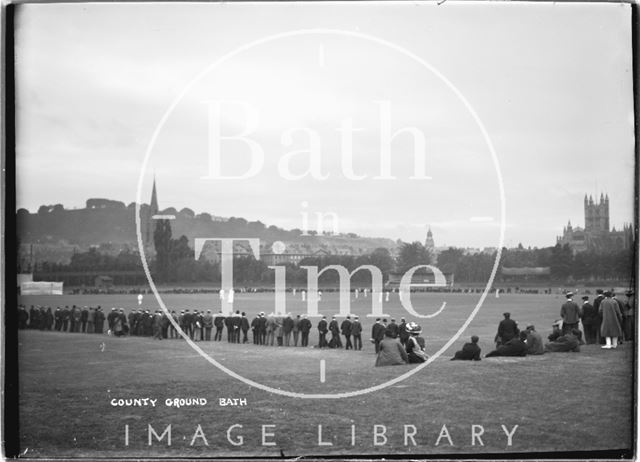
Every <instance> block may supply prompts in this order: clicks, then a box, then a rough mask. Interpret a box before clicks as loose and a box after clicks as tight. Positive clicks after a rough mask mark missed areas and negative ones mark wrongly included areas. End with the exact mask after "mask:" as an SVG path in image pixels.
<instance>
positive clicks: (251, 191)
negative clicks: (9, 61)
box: [15, 1, 634, 247]
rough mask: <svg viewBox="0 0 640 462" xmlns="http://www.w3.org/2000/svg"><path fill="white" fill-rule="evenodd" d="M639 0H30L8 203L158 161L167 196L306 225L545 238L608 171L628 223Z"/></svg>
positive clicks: (118, 187)
mask: <svg viewBox="0 0 640 462" xmlns="http://www.w3.org/2000/svg"><path fill="white" fill-rule="evenodd" d="M630 13H631V10H630V6H629V5H622V4H612V3H604V4H581V3H566V4H561V3H520V2H518V3H498V2H491V3H489V2H487V3H475V2H453V1H448V2H445V3H443V4H441V5H436V3H416V2H406V3H405V2H393V3H375V2H359V3H351V4H346V3H325V2H322V3H303V2H296V3H281V4H279V3H256V4H252V3H239V4H233V3H212V4H181V5H175V4H107V3H105V4H60V5H54V4H37V5H22V6H20V7H19V9H18V14H17V17H16V38H15V43H16V52H15V58H16V92H17V93H16V139H17V152H16V165H17V178H16V185H17V206H18V208H27V209H29V210H30V211H32V212H34V211H36V210H37V208H38V207H39V206H40V205H42V204H55V203H61V204H63V205H64V206H65V207H66V208H74V207H76V208H81V207H83V206H84V204H85V201H86V199H88V198H92V197H103V198H109V199H115V200H120V201H123V202H125V203H126V204H129V203H131V202H134V201H136V200H137V197H138V196H139V197H140V198H141V200H142V201H143V202H148V201H149V197H150V191H151V184H152V181H153V179H154V177H155V179H156V182H157V187H158V199H159V203H160V207H161V208H165V207H170V206H171V207H175V208H176V209H178V210H180V209H181V208H183V207H189V208H191V209H192V210H194V211H195V212H196V213H201V212H207V213H210V214H212V215H218V216H226V217H228V216H241V217H244V218H247V219H249V220H260V221H262V222H263V223H266V224H268V225H271V224H274V225H277V226H282V227H284V228H301V226H302V224H303V220H304V219H307V221H308V223H309V226H310V228H312V229H313V228H314V227H315V224H316V213H329V212H330V213H333V214H335V216H337V217H338V223H339V231H341V232H355V233H358V234H360V235H363V236H371V237H389V238H392V239H402V240H404V241H413V240H424V238H425V233H426V229H427V227H431V230H432V231H433V235H434V239H435V242H436V245H437V246H441V245H456V246H462V247H493V246H497V245H498V244H499V242H500V229H501V224H502V222H504V230H505V234H504V241H503V243H504V245H507V246H515V245H517V244H518V243H522V244H523V245H525V246H536V247H544V246H549V245H553V244H555V239H556V236H558V235H559V234H561V232H562V228H563V226H565V225H566V223H567V221H568V220H571V223H572V224H573V225H574V226H575V225H579V226H583V225H584V213H583V199H584V195H585V193H587V194H592V195H594V196H599V195H600V193H606V194H608V196H609V199H610V214H611V224H612V225H614V226H616V227H618V228H619V227H621V225H622V224H623V223H625V222H631V221H632V220H633V195H634V190H633V189H634V188H633V184H634V178H633V169H634V152H633V148H634V138H633V120H634V119H633V106H632V103H633V98H632V64H631V28H630V24H631V21H630V17H631V14H630ZM386 160H388V164H387V163H385V162H386ZM217 162H218V163H219V168H218V169H216V163H217ZM385 165H388V167H384V166H385ZM230 176H235V177H239V178H235V179H230V178H223V177H230ZM412 177H414V178H412ZM138 186H140V189H139V188H138ZM503 207H504V214H503V213H502V211H503ZM305 217H306V218H305Z"/></svg>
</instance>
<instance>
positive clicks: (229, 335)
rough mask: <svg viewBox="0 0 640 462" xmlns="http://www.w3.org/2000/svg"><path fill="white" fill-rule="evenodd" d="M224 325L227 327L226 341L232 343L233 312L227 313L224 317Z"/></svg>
mask: <svg viewBox="0 0 640 462" xmlns="http://www.w3.org/2000/svg"><path fill="white" fill-rule="evenodd" d="M224 326H225V327H226V328H227V342H229V343H233V342H234V337H233V313H229V315H228V316H227V317H226V318H224Z"/></svg>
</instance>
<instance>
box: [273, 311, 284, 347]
mask: <svg viewBox="0 0 640 462" xmlns="http://www.w3.org/2000/svg"><path fill="white" fill-rule="evenodd" d="M273 319H274V321H275V323H276V326H275V336H276V341H277V342H278V346H282V340H283V337H282V336H283V335H284V333H283V330H282V321H283V319H282V317H280V316H274V317H273Z"/></svg>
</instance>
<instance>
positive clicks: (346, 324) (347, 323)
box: [340, 316, 353, 350]
mask: <svg viewBox="0 0 640 462" xmlns="http://www.w3.org/2000/svg"><path fill="white" fill-rule="evenodd" d="M340 331H341V332H342V335H344V338H345V344H344V345H345V346H344V349H345V350H350V349H351V350H353V345H352V344H351V316H347V317H346V319H345V320H344V321H342V324H340Z"/></svg>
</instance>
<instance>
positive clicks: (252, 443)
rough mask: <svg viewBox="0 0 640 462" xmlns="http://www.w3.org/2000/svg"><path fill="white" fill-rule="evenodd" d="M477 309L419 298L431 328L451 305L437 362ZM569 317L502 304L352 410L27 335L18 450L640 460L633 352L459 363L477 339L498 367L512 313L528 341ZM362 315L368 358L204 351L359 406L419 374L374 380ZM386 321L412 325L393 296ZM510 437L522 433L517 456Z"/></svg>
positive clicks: (169, 357)
mask: <svg viewBox="0 0 640 462" xmlns="http://www.w3.org/2000/svg"><path fill="white" fill-rule="evenodd" d="M271 297H272V295H271V296H270V295H268V294H238V295H237V297H236V303H235V306H236V308H238V309H240V310H244V311H246V312H247V313H248V314H249V316H250V317H251V316H252V315H253V314H255V313H257V312H258V311H265V312H270V311H272V306H273V300H272V298H271ZM478 298H479V295H468V294H414V296H413V302H414V307H415V309H416V311H418V312H420V313H425V314H426V313H430V312H435V311H436V310H437V309H438V308H439V307H440V305H441V304H442V302H444V301H446V302H447V305H446V308H445V309H444V311H443V312H442V313H441V314H440V315H438V316H437V317H435V318H433V319H429V320H418V321H419V322H420V324H422V325H423V327H424V333H423V336H424V337H425V338H426V340H427V350H428V353H430V354H433V353H435V352H436V351H438V350H439V349H440V348H441V347H442V346H443V345H444V344H445V343H446V341H447V340H448V339H449V338H451V336H452V335H454V334H455V333H456V332H457V330H458V329H459V328H460V326H461V325H462V324H463V322H464V320H465V319H467V317H468V316H469V314H470V313H471V311H472V310H473V309H474V307H475V306H476V303H477V301H478ZM163 299H164V300H165V303H166V304H167V306H168V307H169V308H171V309H174V308H175V309H184V308H189V309H212V310H216V311H217V300H216V299H215V296H213V295H166V296H163ZM20 301H21V302H22V303H25V304H27V305H30V304H44V305H47V304H49V305H52V306H54V307H55V306H58V305H65V304H69V305H71V304H77V305H91V306H97V305H101V306H102V307H103V309H104V308H109V309H110V307H111V306H117V307H120V306H122V307H124V308H125V310H126V311H128V309H129V308H133V307H136V306H137V300H136V297H135V296H132V295H126V296H125V295H104V296H92V295H87V296H81V295H76V296H61V297H50V298H47V297H36V296H32V297H22V298H21V300H20ZM562 301H563V300H562V298H560V297H559V296H556V295H515V294H514V295H501V296H500V298H495V296H491V297H489V298H487V300H486V301H485V303H484V305H483V306H482V308H481V310H480V311H479V313H478V314H477V316H476V317H475V318H474V319H473V321H472V322H471V323H470V325H469V327H468V328H467V329H466V331H465V332H464V333H463V335H462V336H461V337H460V338H459V339H458V340H457V341H456V342H455V343H454V344H453V345H452V346H451V347H450V348H449V349H448V350H447V351H446V352H444V354H443V355H442V356H441V357H439V358H437V359H436V360H435V361H434V362H433V363H432V364H429V365H428V366H427V367H425V368H423V369H422V370H420V371H418V372H417V373H416V374H415V375H413V376H411V377H410V378H408V379H407V380H404V381H401V382H398V383H395V384H393V385H391V386H389V387H387V388H384V389H383V390H380V391H376V392H372V393H366V394H361V395H357V396H353V397H349V398H341V399H300V398H295V397H290V396H281V395H278V394H276V393H270V392H267V391H264V390H261V389H258V388H255V387H251V386H248V385H246V384H245V383H243V382H241V381H239V380H237V379H235V378H231V377H229V376H228V375H226V374H225V373H223V372H222V371H220V370H218V369H217V368H215V367H214V366H213V365H211V364H209V363H208V362H207V361H206V360H205V359H204V358H202V357H201V356H200V355H199V354H198V353H197V352H196V351H194V350H193V349H192V348H191V347H190V346H189V345H188V344H187V343H186V342H185V341H182V340H163V341H157V340H156V341H154V340H152V339H150V338H140V337H128V338H114V337H111V336H107V335H89V334H69V333H58V332H40V331H21V332H20V335H19V347H18V355H19V377H20V404H19V405H20V438H21V446H22V448H23V449H22V450H23V451H24V450H26V451H27V452H26V455H27V457H28V456H32V457H69V456H74V457H77V456H84V457H96V456H110V457H125V456H126V457H157V456H172V457H180V456H186V457H189V456H211V457H225V456H233V457H242V456H273V457H280V456H281V454H282V453H284V454H285V455H286V456H309V455H337V454H345V455H355V454H360V455H372V456H380V455H385V454H386V455H400V454H406V455H419V454H450V453H458V454H460V453H465V454H471V455H473V454H478V455H480V454H484V453H505V454H506V453H508V452H515V453H520V452H528V451H536V452H546V451H595V450H603V449H626V448H630V447H631V445H632V442H633V438H632V433H631V432H632V419H633V361H634V350H633V345H632V344H630V343H625V344H624V345H622V346H621V347H619V348H618V349H617V350H602V349H600V348H599V346H595V345H588V346H584V347H583V348H582V352H580V353H555V354H545V355H543V356H538V357H526V358H489V359H483V360H482V361H481V362H478V363H467V362H458V361H449V358H450V357H451V356H452V355H453V353H454V352H455V351H456V350H457V349H459V348H460V347H461V346H462V344H463V343H464V342H466V341H468V337H470V336H471V335H473V334H476V335H478V336H480V339H481V340H480V345H481V347H482V349H483V355H484V354H485V353H487V352H489V351H490V350H491V349H492V348H493V342H492V341H493V337H494V335H495V331H496V327H497V324H498V322H499V321H500V319H502V312H504V311H510V312H511V313H512V318H513V319H515V320H516V321H517V322H518V323H519V325H520V326H521V327H522V328H524V327H525V326H526V325H527V324H530V323H531V324H535V325H536V326H537V327H538V331H539V332H541V334H542V335H543V336H545V337H546V335H547V334H548V331H550V325H551V323H552V321H553V320H555V319H557V318H558V317H559V311H560V305H561V303H562ZM143 307H145V308H149V309H156V307H157V305H156V302H155V300H154V299H152V298H151V297H150V296H145V299H144V301H143ZM287 307H288V311H290V312H292V313H294V314H295V313H302V312H303V311H304V308H305V306H304V304H303V303H302V301H301V300H300V298H299V297H293V296H292V295H291V294H289V297H288V301H287ZM337 311H338V309H337V294H325V295H324V296H323V300H322V302H321V303H320V312H321V313H323V314H327V315H331V314H336V313H337ZM351 312H352V313H356V314H359V315H360V316H361V319H363V321H364V322H363V324H364V328H365V332H364V335H363V338H364V339H365V345H364V349H363V351H359V352H357V351H356V352H354V351H344V350H325V349H323V350H319V349H314V348H304V349H303V348H300V347H298V348H293V347H290V348H285V347H282V348H277V347H259V346H254V345H252V344H248V345H231V344H227V343H226V341H225V342H217V343H214V342H198V345H199V346H200V347H201V348H202V350H203V351H204V352H206V353H207V354H209V355H210V356H211V358H213V359H214V360H216V361H217V362H219V363H220V364H222V365H224V366H225V367H228V368H229V369H231V370H232V371H234V372H236V373H238V374H240V375H242V376H243V377H246V378H249V379H251V380H253V381H255V382H258V383H260V384H263V385H266V386H268V387H271V388H274V389H280V390H285V391H290V392H295V393H305V394H309V393H316V394H332V393H343V392H349V391H356V390H360V389H364V388H367V387H371V386H373V385H379V384H383V383H385V382H387V381H389V380H391V379H393V378H396V377H398V376H399V375H401V374H403V373H405V372H407V371H409V370H412V369H413V368H414V367H415V366H396V367H388V368H375V367H373V364H374V361H375V355H374V353H373V346H372V345H371V344H370V343H369V342H368V337H369V332H370V327H371V323H372V322H373V321H372V320H371V319H370V318H366V317H365V316H366V314H367V312H370V300H368V299H364V298H362V297H361V298H359V299H358V300H353V304H352V309H351ZM385 313H388V314H389V315H391V316H393V317H396V319H398V318H399V317H400V316H405V317H406V318H407V320H413V318H411V317H410V316H408V315H407V313H406V312H405V311H404V310H403V309H402V307H401V306H400V304H399V302H398V300H397V295H392V298H391V300H390V302H389V303H385ZM313 323H314V330H313V332H312V336H311V344H315V343H317V334H316V332H317V331H316V330H315V324H316V323H317V320H313ZM321 361H324V364H325V365H326V380H325V382H324V383H322V382H321V381H320V364H321ZM120 398H123V399H124V398H151V399H155V400H157V403H156V406H155V407H152V406H144V407H135V406H131V407H119V406H113V405H112V404H111V400H112V399H120ZM173 398H204V399H206V400H207V404H206V405H204V406H190V407H181V408H175V407H169V406H167V405H166V404H165V401H166V400H167V399H173ZM220 398H225V399H227V398H235V399H245V400H246V405H244V406H221V405H220V404H219V400H220ZM149 425H151V426H152V427H153V429H154V431H156V432H157V434H158V435H161V434H162V433H163V432H164V431H165V430H166V429H167V426H168V425H171V439H172V442H171V446H168V444H167V436H168V435H165V437H164V439H163V440H162V441H161V442H160V441H157V440H156V439H155V438H152V444H151V445H149ZM516 425H517V428H515V430H514V427H515V426H516ZM198 426H200V427H198ZM240 426H241V427H240ZM319 426H321V429H319ZM474 426H475V427H474ZM503 426H504V427H503ZM445 427H446V428H445ZM126 428H128V445H127V444H126V435H125V431H126V430H125V429H126ZM320 432H321V435H319V433H320ZM472 432H475V433H476V434H478V433H482V435H481V436H480V437H479V438H480V439H478V438H475V439H474V437H473V435H472ZM505 432H512V437H511V445H509V444H508V443H509V441H508V437H507V434H506V433H505ZM376 434H377V436H376ZM194 435H195V438H194ZM240 438H242V444H240V441H241V439H240ZM480 440H482V445H481V444H480ZM436 442H437V443H438V444H437V445H436ZM191 443H193V445H192V444H191ZM414 443H415V444H414ZM281 451H282V452H281Z"/></svg>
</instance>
